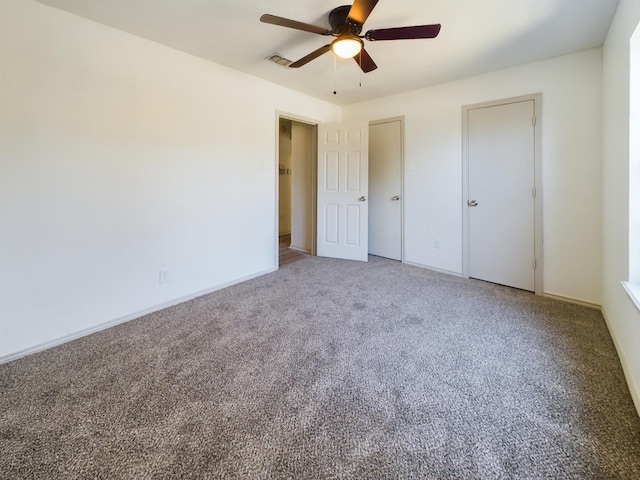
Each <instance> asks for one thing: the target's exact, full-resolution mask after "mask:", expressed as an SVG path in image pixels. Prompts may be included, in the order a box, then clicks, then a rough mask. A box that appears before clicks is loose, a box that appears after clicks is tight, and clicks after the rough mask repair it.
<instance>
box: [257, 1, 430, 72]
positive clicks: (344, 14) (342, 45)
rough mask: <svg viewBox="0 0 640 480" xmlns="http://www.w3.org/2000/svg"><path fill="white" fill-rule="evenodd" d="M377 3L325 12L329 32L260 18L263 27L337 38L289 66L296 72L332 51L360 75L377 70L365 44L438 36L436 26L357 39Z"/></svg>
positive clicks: (271, 17)
mask: <svg viewBox="0 0 640 480" xmlns="http://www.w3.org/2000/svg"><path fill="white" fill-rule="evenodd" d="M377 3H378V0H354V2H353V5H343V6H341V7H336V8H334V9H333V10H331V12H329V25H330V26H331V30H328V29H326V28H323V27H318V26H316V25H311V24H308V23H304V22H298V21H296V20H290V19H288V18H284V17H277V16H275V15H269V14H264V15H262V16H261V17H260V21H261V22H263V23H269V24H271V25H278V26H281V27H287V28H293V29H295V30H301V31H303V32H310V33H315V34H318V35H324V36H333V37H337V38H336V39H335V40H333V41H332V42H331V43H330V44H328V45H324V46H322V47H320V48H318V49H316V50H314V51H313V52H311V53H309V54H308V55H306V56H304V57H302V58H301V59H299V60H297V61H295V62H293V63H292V64H290V65H289V68H300V67H302V66H303V65H306V64H307V63H309V62H310V61H311V60H314V59H316V58H318V57H319V56H321V55H324V54H325V53H327V52H329V51H332V52H333V53H334V54H335V55H337V56H339V57H342V58H353V59H354V60H355V61H356V63H357V64H358V66H359V67H360V68H361V69H362V71H363V72H364V73H368V72H371V71H373V70H375V69H376V68H378V66H377V65H376V64H375V62H374V61H373V59H372V58H371V56H370V55H369V54H368V53H367V51H366V49H365V48H364V42H363V41H362V39H363V38H364V39H365V40H367V41H381V40H410V39H419V38H435V37H437V36H438V33H440V24H434V25H417V26H413V27H397V28H382V29H377V30H369V31H368V32H367V33H365V34H364V35H360V32H361V31H362V26H363V25H364V22H365V21H366V20H367V18H368V17H369V15H370V14H371V12H372V11H373V8H374V7H375V6H376V4H377Z"/></svg>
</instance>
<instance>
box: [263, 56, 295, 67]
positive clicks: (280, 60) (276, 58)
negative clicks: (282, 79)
mask: <svg viewBox="0 0 640 480" xmlns="http://www.w3.org/2000/svg"><path fill="white" fill-rule="evenodd" d="M267 60H269V61H270V62H273V63H277V64H278V65H282V66H283V67H288V66H289V64H290V63H291V60H289V59H288V58H284V57H283V56H282V55H280V54H279V53H273V54H271V55H269V56H268V57H267Z"/></svg>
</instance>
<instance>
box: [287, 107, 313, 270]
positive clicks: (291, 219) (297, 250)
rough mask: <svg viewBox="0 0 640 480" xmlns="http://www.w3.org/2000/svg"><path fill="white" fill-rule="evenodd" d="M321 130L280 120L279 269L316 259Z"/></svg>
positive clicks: (295, 121)
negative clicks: (318, 144) (309, 257)
mask: <svg viewBox="0 0 640 480" xmlns="http://www.w3.org/2000/svg"><path fill="white" fill-rule="evenodd" d="M316 176H317V128H316V125H313V124H309V123H304V122H301V121H298V120H295V119H292V118H287V117H283V116H281V117H279V118H278V246H279V248H278V265H284V264H287V263H291V262H294V261H296V260H300V259H302V258H304V257H306V256H307V255H315V248H316V246H315V244H316V240H315V238H316V191H317V180H316Z"/></svg>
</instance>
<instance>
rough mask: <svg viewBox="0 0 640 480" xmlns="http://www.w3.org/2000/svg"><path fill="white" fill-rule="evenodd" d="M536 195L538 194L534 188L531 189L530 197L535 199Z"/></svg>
mask: <svg viewBox="0 0 640 480" xmlns="http://www.w3.org/2000/svg"><path fill="white" fill-rule="evenodd" d="M537 194H538V192H537V191H536V187H533V188H532V189H531V196H532V197H533V198H536V195H537Z"/></svg>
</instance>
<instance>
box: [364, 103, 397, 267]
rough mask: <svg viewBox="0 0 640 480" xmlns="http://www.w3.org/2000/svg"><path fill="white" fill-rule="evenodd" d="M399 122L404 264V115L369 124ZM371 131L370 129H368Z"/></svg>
mask: <svg viewBox="0 0 640 480" xmlns="http://www.w3.org/2000/svg"><path fill="white" fill-rule="evenodd" d="M395 121H400V172H401V174H400V262H401V263H405V245H404V241H405V218H404V186H405V178H404V177H405V170H404V148H405V147H404V115H400V116H397V117H389V118H381V119H379V120H372V121H370V122H369V127H371V125H379V124H381V123H390V122H395ZM369 131H371V129H369ZM369 139H371V133H369Z"/></svg>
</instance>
